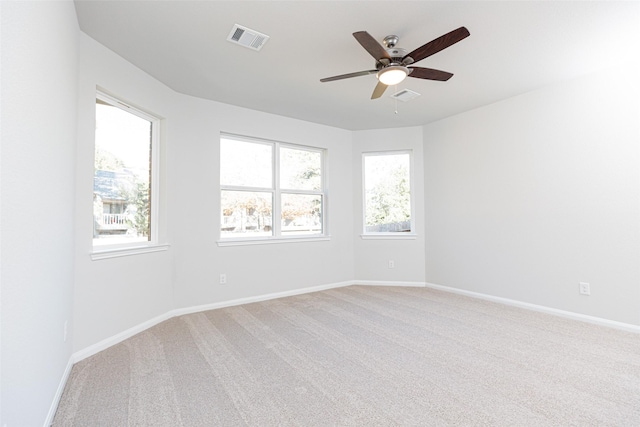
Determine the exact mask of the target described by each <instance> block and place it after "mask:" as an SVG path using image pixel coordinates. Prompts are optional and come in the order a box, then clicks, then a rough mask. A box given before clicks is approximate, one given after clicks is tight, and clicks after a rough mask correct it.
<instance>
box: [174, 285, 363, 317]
mask: <svg viewBox="0 0 640 427" xmlns="http://www.w3.org/2000/svg"><path fill="white" fill-rule="evenodd" d="M353 284H355V282H354V281H352V280H349V281H346V282H338V283H330V284H327V285H319V286H311V287H308V288H301V289H293V290H290V291H283V292H274V293H270V294H263V295H256V296H253V297H246V298H238V299H234V300H229V301H221V302H214V303H211V304H204V305H196V306H193V307H184V308H178V309H175V310H172V311H171V317H176V316H182V315H185V314H192V313H198V312H201V311H207V310H215V309H217V308H225V307H233V306H236V305H242V304H250V303H252V302H260V301H267V300H271V299H277V298H284V297H291V296H294V295H301V294H309V293H311V292H319V291H326V290H327V289H333V288H342V287H345V286H350V285H353Z"/></svg>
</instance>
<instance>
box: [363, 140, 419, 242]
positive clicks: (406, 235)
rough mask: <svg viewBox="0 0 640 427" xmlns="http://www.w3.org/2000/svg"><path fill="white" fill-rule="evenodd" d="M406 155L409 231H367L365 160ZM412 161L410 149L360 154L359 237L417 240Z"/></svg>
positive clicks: (364, 238)
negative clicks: (360, 210)
mask: <svg viewBox="0 0 640 427" xmlns="http://www.w3.org/2000/svg"><path fill="white" fill-rule="evenodd" d="M399 154H407V155H408V156H409V203H410V215H411V218H410V224H411V231H409V232H400V231H367V192H366V178H367V177H366V167H365V164H366V158H367V157H373V156H388V155H399ZM414 169H415V168H414V160H413V150H412V149H402V150H376V151H365V152H363V153H362V234H360V237H361V238H362V239H363V240H366V239H386V240H413V239H416V238H417V232H416V220H415V217H416V206H415V194H414Z"/></svg>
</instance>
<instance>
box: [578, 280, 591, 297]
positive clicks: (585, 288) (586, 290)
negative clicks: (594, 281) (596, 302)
mask: <svg viewBox="0 0 640 427" xmlns="http://www.w3.org/2000/svg"><path fill="white" fill-rule="evenodd" d="M580 294H581V295H591V288H590V287H589V284H588V283H585V282H580Z"/></svg>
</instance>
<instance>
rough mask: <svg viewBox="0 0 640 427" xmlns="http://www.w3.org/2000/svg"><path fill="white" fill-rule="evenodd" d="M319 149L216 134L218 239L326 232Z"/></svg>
mask: <svg viewBox="0 0 640 427" xmlns="http://www.w3.org/2000/svg"><path fill="white" fill-rule="evenodd" d="M324 157H325V152H324V150H323V149H321V148H315V147H308V146H303V145H293V144H285V143H282V142H274V141H267V140H260V139H254V138H249V137H242V136H236V135H229V134H222V135H221V138H220V200H221V215H220V218H221V222H220V238H221V241H224V240H227V241H229V240H266V241H268V240H278V239H281V238H295V237H314V236H315V237H318V236H324V235H325V230H326V215H325V206H326V190H325V185H324Z"/></svg>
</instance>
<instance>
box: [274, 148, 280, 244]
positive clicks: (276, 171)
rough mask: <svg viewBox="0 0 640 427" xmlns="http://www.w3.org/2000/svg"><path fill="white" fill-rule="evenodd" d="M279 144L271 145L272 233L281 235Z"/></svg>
mask: <svg viewBox="0 0 640 427" xmlns="http://www.w3.org/2000/svg"><path fill="white" fill-rule="evenodd" d="M280 199H281V197H280V144H278V143H275V144H274V147H273V219H272V221H273V235H274V236H276V237H280V236H281V235H282V221H281V218H282V213H281V203H280Z"/></svg>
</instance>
